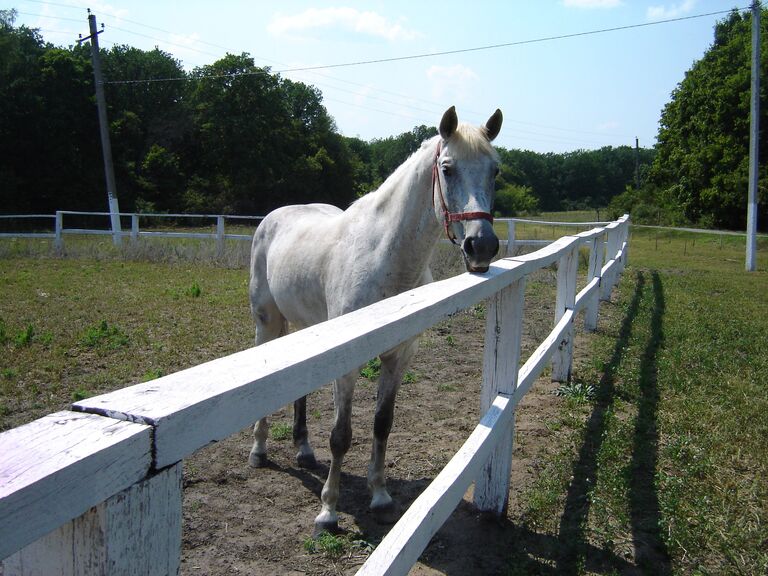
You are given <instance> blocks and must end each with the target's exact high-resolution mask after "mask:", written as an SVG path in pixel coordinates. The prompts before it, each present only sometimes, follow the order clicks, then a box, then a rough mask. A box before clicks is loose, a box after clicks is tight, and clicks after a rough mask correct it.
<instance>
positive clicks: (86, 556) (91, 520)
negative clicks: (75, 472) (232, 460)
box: [0, 462, 182, 576]
mask: <svg viewBox="0 0 768 576" xmlns="http://www.w3.org/2000/svg"><path fill="white" fill-rule="evenodd" d="M181 468H182V464H181V462H178V463H176V464H174V465H172V466H169V467H168V468H165V469H163V470H161V471H159V472H158V473H156V474H155V475H153V476H151V477H149V478H147V479H145V480H143V481H141V482H138V483H137V484H134V485H133V486H131V487H130V488H128V489H127V490H124V491H122V492H120V493H118V494H115V495H114V496H112V497H111V498H108V499H107V500H105V501H104V502H102V503H101V504H99V505H97V506H94V507H93V508H91V509H90V510H88V512H86V513H85V514H83V515H82V516H80V517H79V518H75V519H74V520H72V521H71V522H68V523H67V524H64V525H63V526H61V527H60V528H58V529H57V530H54V531H53V532H51V533H50V534H48V535H46V536H44V537H42V538H41V539H40V540H37V541H36V542H33V543H32V544H29V545H28V546H26V547H25V548H22V549H21V550H19V551H18V552H16V553H15V554H13V555H12V556H10V557H8V558H6V559H5V560H3V561H2V563H0V574H2V573H4V574H6V575H8V576H10V575H11V574H13V575H14V576H17V575H18V576H31V575H38V574H67V575H72V576H88V575H89V574H125V575H126V576H127V575H129V574H147V575H152V576H166V575H174V574H178V573H179V567H180V564H181V500H182V486H181V481H182V473H181Z"/></svg>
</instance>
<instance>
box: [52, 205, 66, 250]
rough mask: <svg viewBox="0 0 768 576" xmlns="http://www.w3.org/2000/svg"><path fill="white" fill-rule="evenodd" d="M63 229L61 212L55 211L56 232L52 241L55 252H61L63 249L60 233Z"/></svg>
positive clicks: (62, 239)
mask: <svg viewBox="0 0 768 576" xmlns="http://www.w3.org/2000/svg"><path fill="white" fill-rule="evenodd" d="M63 227H64V214H62V213H61V210H56V230H55V236H56V237H55V239H54V241H53V244H54V246H55V247H56V251H57V252H61V251H62V249H63V248H64V238H63V235H62V233H61V229H62V228H63Z"/></svg>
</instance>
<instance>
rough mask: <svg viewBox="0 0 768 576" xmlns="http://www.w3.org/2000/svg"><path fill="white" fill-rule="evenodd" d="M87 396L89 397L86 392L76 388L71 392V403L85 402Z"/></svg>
mask: <svg viewBox="0 0 768 576" xmlns="http://www.w3.org/2000/svg"><path fill="white" fill-rule="evenodd" d="M88 396H90V393H89V392H88V391H86V390H83V389H82V388H78V389H76V390H74V391H73V392H72V401H73V402H78V401H80V400H85V399H86V398H88Z"/></svg>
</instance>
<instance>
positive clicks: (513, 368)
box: [474, 278, 525, 516]
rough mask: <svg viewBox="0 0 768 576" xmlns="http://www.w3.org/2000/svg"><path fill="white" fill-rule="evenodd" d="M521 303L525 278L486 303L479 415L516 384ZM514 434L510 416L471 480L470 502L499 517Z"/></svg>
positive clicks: (504, 500)
mask: <svg viewBox="0 0 768 576" xmlns="http://www.w3.org/2000/svg"><path fill="white" fill-rule="evenodd" d="M524 306H525V278H521V279H520V280H518V281H517V282H515V283H513V284H512V285H511V286H508V287H507V288H504V289H503V290H500V291H499V292H497V293H496V296H495V297H494V298H492V299H491V300H490V301H489V303H488V309H487V311H486V317H487V322H486V330H485V346H484V359H483V383H482V388H481V392H480V413H481V414H485V413H486V412H487V411H488V410H489V409H490V407H491V405H492V404H493V402H494V400H495V399H496V397H497V396H498V395H499V394H503V395H506V396H510V395H511V394H512V393H513V392H514V391H515V388H516V387H517V371H518V365H519V363H520V345H521V342H522V333H523V315H524ZM514 433H515V422H514V415H513V417H512V418H510V422H509V428H508V430H507V431H506V433H504V434H502V435H501V438H500V440H499V443H498V445H497V446H496V448H495V449H494V450H493V452H492V453H491V456H490V458H489V459H488V461H487V462H486V464H485V466H484V467H483V470H482V472H481V473H480V475H479V476H478V478H477V480H476V482H475V492H474V503H475V506H476V507H477V508H478V510H481V511H484V512H492V513H494V514H496V515H498V516H501V515H502V514H503V513H504V512H505V511H506V509H507V503H508V499H509V474H510V470H511V469H512V447H513V440H514Z"/></svg>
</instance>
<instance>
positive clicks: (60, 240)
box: [0, 210, 608, 256]
mask: <svg viewBox="0 0 768 576" xmlns="http://www.w3.org/2000/svg"><path fill="white" fill-rule="evenodd" d="M65 216H96V217H104V218H109V217H110V213H109V212H82V211H73V210H59V211H57V212H56V214H21V215H11V214H0V221H2V220H12V219H39V220H50V221H51V222H52V227H53V230H52V231H51V232H0V238H50V239H52V240H53V241H54V247H55V249H56V250H58V251H61V250H63V249H64V237H65V236H67V235H72V236H74V235H87V236H113V237H114V233H113V231H112V230H111V229H108V228H67V227H66V226H65V223H64V218H65ZM120 217H121V218H130V219H131V228H130V230H127V229H126V230H124V231H121V232H120V237H121V238H129V239H130V240H131V242H136V241H138V240H139V238H176V239H182V238H186V239H197V240H214V241H215V242H216V244H217V250H218V251H219V252H222V251H223V249H224V242H225V240H239V241H246V242H250V241H251V239H252V236H251V235H250V234H227V233H226V229H225V226H226V221H227V220H252V221H257V222H258V221H261V220H263V219H264V216H240V215H223V214H144V213H142V214H137V213H133V212H122V213H120ZM148 218H151V219H154V220H162V219H180V218H186V219H198V220H205V219H207V220H215V222H216V231H215V232H172V231H167V230H166V231H159V230H142V229H141V227H140V220H141V219H148ZM108 222H109V221H107V223H108ZM496 222H499V223H506V225H507V238H506V239H501V244H502V245H504V246H506V250H505V254H506V255H507V256H511V255H514V253H515V250H516V249H517V247H519V246H545V245H547V244H549V243H550V242H551V240H541V239H523V238H516V236H515V224H516V223H520V224H538V225H543V226H552V227H553V228H554V227H558V226H567V227H571V228H572V227H574V226H579V227H584V228H586V227H589V226H605V225H606V224H608V222H547V221H540V220H526V219H524V218H497V219H496Z"/></svg>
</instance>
